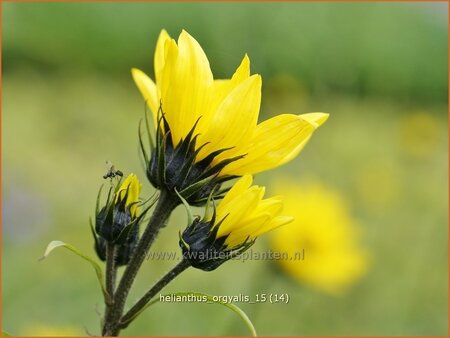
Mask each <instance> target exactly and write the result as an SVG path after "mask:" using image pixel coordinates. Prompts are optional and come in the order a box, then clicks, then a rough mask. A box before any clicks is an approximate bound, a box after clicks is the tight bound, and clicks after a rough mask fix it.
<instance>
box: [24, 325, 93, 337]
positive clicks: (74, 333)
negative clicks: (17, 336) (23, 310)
mask: <svg viewBox="0 0 450 338" xmlns="http://www.w3.org/2000/svg"><path fill="white" fill-rule="evenodd" d="M22 335H23V336H28V337H80V336H86V335H87V334H86V332H82V331H81V330H79V329H76V328H75V327H73V326H58V325H51V324H44V323H34V324H31V325H28V326H27V327H26V329H25V331H24V333H23V334H22Z"/></svg>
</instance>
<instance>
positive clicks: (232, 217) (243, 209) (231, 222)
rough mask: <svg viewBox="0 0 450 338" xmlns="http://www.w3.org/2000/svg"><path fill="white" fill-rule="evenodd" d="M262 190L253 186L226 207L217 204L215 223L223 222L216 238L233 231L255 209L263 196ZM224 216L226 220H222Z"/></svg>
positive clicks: (262, 188)
mask: <svg viewBox="0 0 450 338" xmlns="http://www.w3.org/2000/svg"><path fill="white" fill-rule="evenodd" d="M264 190H265V189H264V187H258V186H253V187H251V188H250V189H248V190H247V191H246V192H245V193H243V194H241V195H240V196H238V197H237V198H235V199H233V200H232V201H231V202H230V203H228V204H227V205H226V206H223V205H221V204H219V206H218V207H217V210H216V211H217V221H221V220H222V219H224V220H223V222H222V224H221V225H220V227H219V230H218V232H217V237H221V236H224V235H226V234H229V233H230V232H232V231H233V230H235V229H236V228H237V227H238V226H239V222H240V220H241V219H242V218H243V217H244V216H245V214H246V213H248V212H249V210H250V211H251V210H253V209H255V208H256V207H257V205H258V203H259V202H260V201H261V199H262V197H263V196H264ZM225 216H226V218H224V217H225Z"/></svg>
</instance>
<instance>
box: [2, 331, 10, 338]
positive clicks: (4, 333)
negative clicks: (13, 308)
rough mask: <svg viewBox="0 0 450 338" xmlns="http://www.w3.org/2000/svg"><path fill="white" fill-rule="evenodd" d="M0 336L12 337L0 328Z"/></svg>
mask: <svg viewBox="0 0 450 338" xmlns="http://www.w3.org/2000/svg"><path fill="white" fill-rule="evenodd" d="M2 337H12V335H11V334H10V333H8V332H6V331H4V330H2Z"/></svg>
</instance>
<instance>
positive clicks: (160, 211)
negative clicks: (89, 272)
mask: <svg viewBox="0 0 450 338" xmlns="http://www.w3.org/2000/svg"><path fill="white" fill-rule="evenodd" d="M178 203H179V201H178V199H177V198H176V197H175V198H174V197H173V196H172V195H170V194H169V193H167V192H165V191H164V190H163V191H161V194H160V196H159V200H158V204H157V205H156V207H155V210H154V211H153V215H152V217H151V218H150V221H149V223H148V225H147V228H146V229H145V231H144V233H143V234H142V237H141V239H140V240H139V243H138V245H137V247H136V249H135V251H134V254H133V256H132V257H131V259H130V262H129V263H128V265H127V267H126V269H125V271H124V273H123V275H122V279H121V280H120V283H119V285H118V286H117V289H116V292H115V294H114V304H113V307H112V309H111V311H110V313H109V314H108V316H107V317H105V318H104V326H103V332H102V333H103V336H117V335H118V334H119V333H120V328H119V320H120V318H121V317H122V313H123V310H124V307H125V302H126V300H127V297H128V293H129V292H130V288H131V286H132V284H133V282H134V280H135V278H136V275H137V273H138V271H139V269H140V267H141V265H142V263H143V262H144V260H145V257H146V256H147V251H148V249H149V248H150V246H151V245H152V243H153V241H154V240H155V238H156V236H157V235H158V233H159V230H160V229H161V228H162V227H164V225H165V223H166V221H167V219H168V218H169V216H170V214H171V213H172V211H173V210H174V209H175V207H176V206H177V205H178Z"/></svg>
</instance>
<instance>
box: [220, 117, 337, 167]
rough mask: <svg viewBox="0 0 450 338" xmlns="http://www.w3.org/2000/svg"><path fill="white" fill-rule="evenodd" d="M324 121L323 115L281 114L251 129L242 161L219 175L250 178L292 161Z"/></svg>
mask: <svg viewBox="0 0 450 338" xmlns="http://www.w3.org/2000/svg"><path fill="white" fill-rule="evenodd" d="M327 118H328V114H324V113H311V114H304V115H291V114H282V115H278V116H276V117H273V118H271V119H269V120H266V121H264V122H262V123H261V124H259V125H258V126H257V127H256V129H255V133H254V135H253V138H252V141H251V142H250V144H249V147H248V149H247V155H246V156H245V158H243V159H241V160H238V161H236V162H233V163H231V164H230V165H228V166H227V167H225V168H224V170H222V172H221V174H222V175H225V174H235V175H242V174H246V173H252V174H254V173H258V172H261V171H264V170H268V169H272V168H275V167H278V166H280V165H282V164H284V163H286V162H288V161H290V160H292V159H293V158H294V157H295V156H297V155H298V153H299V152H300V151H301V150H302V149H303V147H304V146H305V144H306V143H307V142H308V140H309V139H310V137H311V135H312V134H313V132H314V130H316V129H317V128H318V127H319V126H320V125H321V124H323V123H324V122H325V121H326V119H327Z"/></svg>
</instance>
